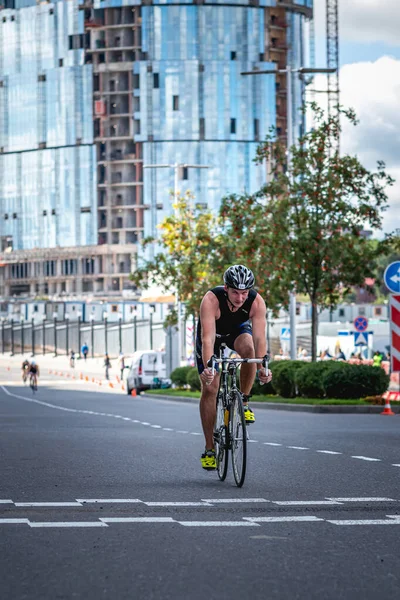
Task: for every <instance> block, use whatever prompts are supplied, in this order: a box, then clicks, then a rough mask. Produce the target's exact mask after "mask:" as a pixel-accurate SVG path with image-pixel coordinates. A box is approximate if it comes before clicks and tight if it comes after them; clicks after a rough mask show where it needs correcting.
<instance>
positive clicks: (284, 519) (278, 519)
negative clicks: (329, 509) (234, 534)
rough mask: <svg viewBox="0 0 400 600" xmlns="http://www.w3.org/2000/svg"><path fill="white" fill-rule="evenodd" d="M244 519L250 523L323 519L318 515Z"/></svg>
mask: <svg viewBox="0 0 400 600" xmlns="http://www.w3.org/2000/svg"><path fill="white" fill-rule="evenodd" d="M243 519H244V520H245V521H251V522H252V523H286V522H287V523H290V522H293V521H299V522H301V521H325V519H320V518H318V517H312V516H310V517H243Z"/></svg>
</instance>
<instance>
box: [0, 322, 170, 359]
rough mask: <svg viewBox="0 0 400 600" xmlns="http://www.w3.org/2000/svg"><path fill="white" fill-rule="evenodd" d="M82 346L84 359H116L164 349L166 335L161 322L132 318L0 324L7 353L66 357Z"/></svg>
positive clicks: (2, 343)
mask: <svg viewBox="0 0 400 600" xmlns="http://www.w3.org/2000/svg"><path fill="white" fill-rule="evenodd" d="M83 344H87V346H88V347H89V354H88V356H89V357H90V356H104V354H106V352H108V354H109V356H110V357H113V356H118V354H119V353H120V352H123V353H124V354H132V353H133V352H135V351H136V350H153V349H154V350H156V349H160V348H165V346H166V332H165V329H164V327H163V323H154V322H153V321H152V320H151V319H150V320H149V319H137V320H136V319H134V320H133V321H131V322H129V323H122V322H119V323H107V322H104V321H101V322H98V323H96V322H92V323H90V324H87V323H78V322H76V321H74V322H69V321H61V322H59V321H51V322H48V321H43V323H37V322H36V323H35V322H34V321H32V322H30V323H27V322H25V323H12V322H11V323H8V322H5V321H2V323H1V352H2V353H3V354H4V353H5V352H10V353H11V354H28V355H31V356H35V355H40V354H42V355H45V354H53V355H56V356H57V355H62V354H64V355H66V354H69V353H70V352H71V350H73V351H74V352H75V353H76V354H79V353H80V350H81V347H82V345H83Z"/></svg>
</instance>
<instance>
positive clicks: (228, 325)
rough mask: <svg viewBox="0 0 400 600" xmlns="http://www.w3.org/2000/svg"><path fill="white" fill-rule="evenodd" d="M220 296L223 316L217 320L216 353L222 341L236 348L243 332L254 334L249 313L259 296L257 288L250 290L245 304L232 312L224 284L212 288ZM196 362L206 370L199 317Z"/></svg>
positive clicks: (219, 300) (199, 367) (220, 308)
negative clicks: (236, 343)
mask: <svg viewBox="0 0 400 600" xmlns="http://www.w3.org/2000/svg"><path fill="white" fill-rule="evenodd" d="M210 291H211V292H212V293H213V294H215V296H216V297H217V298H218V302H219V310H220V312H221V316H220V318H219V319H217V320H216V321H215V326H216V339H215V344H214V354H217V355H218V353H219V347H220V345H221V344H222V343H224V344H226V345H227V346H228V347H229V348H231V350H234V347H233V346H234V343H235V340H236V338H237V337H238V336H239V335H241V334H242V333H250V335H252V329H251V324H250V321H249V314H250V310H251V306H252V304H253V302H254V300H255V298H256V296H257V292H256V291H255V290H250V292H249V295H248V297H247V299H246V301H245V302H244V304H243V305H242V306H241V307H240V308H239V309H238V310H237V311H235V312H232V311H231V310H230V309H229V306H228V296H227V293H226V291H225V289H224V286H223V285H220V286H218V287H215V288H213V289H212V290H210ZM196 362H197V369H198V371H199V373H202V372H203V371H204V364H203V359H202V343H201V321H200V319H199V322H198V325H197V335H196Z"/></svg>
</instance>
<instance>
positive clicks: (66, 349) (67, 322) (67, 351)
mask: <svg viewBox="0 0 400 600" xmlns="http://www.w3.org/2000/svg"><path fill="white" fill-rule="evenodd" d="M65 355H66V356H68V355H69V315H65Z"/></svg>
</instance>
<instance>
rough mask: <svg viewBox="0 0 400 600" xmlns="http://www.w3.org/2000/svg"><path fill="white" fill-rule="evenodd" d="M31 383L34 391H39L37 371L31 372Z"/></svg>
mask: <svg viewBox="0 0 400 600" xmlns="http://www.w3.org/2000/svg"><path fill="white" fill-rule="evenodd" d="M29 385H30V386H31V390H32V392H33V393H35V392H37V389H38V386H37V375H36V373H31V374H30V378H29Z"/></svg>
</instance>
